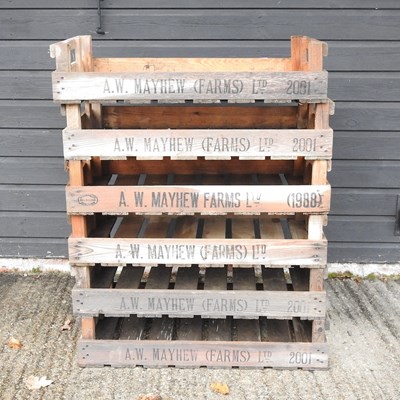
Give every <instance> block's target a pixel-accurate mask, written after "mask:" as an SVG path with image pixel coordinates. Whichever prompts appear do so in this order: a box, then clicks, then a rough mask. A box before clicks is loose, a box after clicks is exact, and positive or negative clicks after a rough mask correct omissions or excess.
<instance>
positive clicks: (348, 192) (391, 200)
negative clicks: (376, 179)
mask: <svg viewBox="0 0 400 400" xmlns="http://www.w3.org/2000/svg"><path fill="white" fill-rule="evenodd" d="M377 184H378V183H377ZM398 195H400V188H397V189H353V188H348V189H343V188H334V189H333V190H332V201H331V211H330V213H331V215H385V216H393V215H395V213H396V204H397V196H398Z"/></svg>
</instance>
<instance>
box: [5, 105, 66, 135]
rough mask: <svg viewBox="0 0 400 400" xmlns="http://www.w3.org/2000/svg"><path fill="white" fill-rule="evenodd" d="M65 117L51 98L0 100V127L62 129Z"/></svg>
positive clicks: (64, 124)
mask: <svg viewBox="0 0 400 400" xmlns="http://www.w3.org/2000/svg"><path fill="white" fill-rule="evenodd" d="M65 126H66V122H65V117H63V116H62V115H61V114H60V107H59V106H58V105H56V104H54V103H53V102H52V101H51V100H0V128H29V129H45V130H47V129H64V128H65Z"/></svg>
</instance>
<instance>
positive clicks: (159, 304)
mask: <svg viewBox="0 0 400 400" xmlns="http://www.w3.org/2000/svg"><path fill="white" fill-rule="evenodd" d="M135 268H136V267H135ZM155 268H156V269H157V268H162V267H155ZM107 269H111V268H107ZM184 269H185V270H186V269H188V268H184ZM213 270H214V271H215V272H223V269H222V268H210V269H208V270H207V271H206V282H207V281H209V282H210V281H212V278H213V277H214V278H215V276H213V277H210V276H207V272H208V271H210V272H212V271H213ZM269 270H271V271H274V269H270V268H269ZM238 271H241V269H234V289H235V286H236V285H235V279H236V278H235V272H236V273H237V272H238ZM243 271H247V273H249V271H250V269H247V268H246V269H243ZM251 272H252V273H253V281H254V270H251ZM225 275H226V273H225ZM253 284H254V285H251V286H253V288H252V289H250V290H249V289H247V290H246V289H242V290H241V289H240V288H239V289H236V290H228V291H227V290H226V276H225V286H224V288H222V286H221V285H219V286H217V288H216V287H215V282H214V281H213V282H212V284H211V285H208V286H207V290H190V289H173V290H171V289H170V290H165V289H152V290H148V288H146V289H117V288H115V289H107V290H104V289H80V288H74V289H73V292H72V299H73V304H74V313H75V314H76V315H81V316H98V315H99V314H106V315H108V316H114V317H118V316H119V317H123V316H127V315H130V314H136V315H148V316H150V315H152V316H157V315H162V314H168V315H170V316H173V317H177V316H179V317H180V318H190V317H191V316H193V315H201V316H203V317H204V316H207V317H208V318H223V317H226V316H229V315H230V316H234V317H235V318H258V317H259V316H264V317H268V318H291V317H301V318H304V319H309V318H320V317H321V316H323V315H324V312H325V293H319V292H300V293H297V292H287V291H286V287H285V290H284V291H282V290H278V289H276V288H275V289H274V291H259V290H257V291H256V290H255V283H254V282H253ZM212 285H214V286H212ZM157 286H158V287H161V286H162V285H157ZM307 289H308V288H306V289H303V290H307Z"/></svg>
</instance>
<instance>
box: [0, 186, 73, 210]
mask: <svg viewBox="0 0 400 400" xmlns="http://www.w3.org/2000/svg"><path fill="white" fill-rule="evenodd" d="M0 210H2V211H58V212H65V188H64V186H62V185H58V186H51V185H1V186H0Z"/></svg>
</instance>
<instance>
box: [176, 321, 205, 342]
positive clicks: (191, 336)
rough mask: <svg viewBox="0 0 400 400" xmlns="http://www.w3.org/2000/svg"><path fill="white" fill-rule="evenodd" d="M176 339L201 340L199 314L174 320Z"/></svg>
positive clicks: (201, 322)
mask: <svg viewBox="0 0 400 400" xmlns="http://www.w3.org/2000/svg"><path fill="white" fill-rule="evenodd" d="M176 324H177V325H178V327H177V330H176V340H196V341H197V340H198V341H200V340H201V337H202V324H203V321H202V319H201V318H200V317H199V316H195V317H193V318H181V319H179V320H177V321H176Z"/></svg>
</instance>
